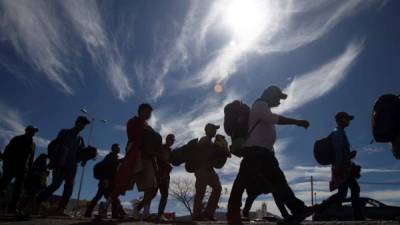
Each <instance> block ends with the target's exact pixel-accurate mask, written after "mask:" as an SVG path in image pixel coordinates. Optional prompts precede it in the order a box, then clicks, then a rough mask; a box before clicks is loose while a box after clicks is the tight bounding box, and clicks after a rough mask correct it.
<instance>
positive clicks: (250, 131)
mask: <svg viewBox="0 0 400 225" xmlns="http://www.w3.org/2000/svg"><path fill="white" fill-rule="evenodd" d="M260 122H261V120H257V122H256V124H254V125H253V126H252V127H251V129H250V130H249V132H248V133H247V137H249V136H250V134H251V133H252V132H253V130H254V129H255V128H256V127H257V125H258V124H259V123H260ZM246 139H247V138H246Z"/></svg>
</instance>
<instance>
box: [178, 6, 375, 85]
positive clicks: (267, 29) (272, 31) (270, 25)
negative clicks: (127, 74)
mask: <svg viewBox="0 0 400 225" xmlns="http://www.w3.org/2000/svg"><path fill="white" fill-rule="evenodd" d="M253 2H257V3H259V5H260V6H261V7H262V10H263V11H264V12H263V13H264V14H266V15H268V16H267V17H268V18H267V19H266V20H267V22H266V23H264V24H263V26H261V27H260V28H259V29H261V33H262V35H259V36H257V37H255V38H253V39H250V40H246V41H244V42H243V41H242V42H241V41H240V40H239V41H238V40H235V36H232V37H231V38H232V39H231V40H232V41H227V43H226V44H225V45H223V46H222V47H220V49H218V50H216V52H217V53H216V54H215V56H214V57H212V58H211V60H210V61H209V62H207V63H206V64H205V65H204V66H203V67H202V68H201V69H200V70H199V71H198V72H197V73H196V74H195V76H194V77H192V78H191V79H189V80H184V81H182V85H181V86H182V87H199V86H204V85H208V84H210V83H212V82H222V81H224V80H227V79H228V78H229V77H230V75H232V74H234V73H235V72H236V71H237V69H238V66H239V62H240V61H241V59H242V58H243V56H245V55H246V54H259V55H266V54H270V53H274V52H288V51H292V50H294V49H297V48H299V47H302V46H305V45H308V44H310V43H312V42H313V41H315V40H317V39H319V38H320V37H322V36H323V35H325V34H327V33H328V32H329V31H331V30H332V28H334V27H335V26H336V25H337V24H339V23H340V22H341V21H343V20H344V19H345V18H347V17H349V16H351V15H353V14H355V13H357V12H358V11H361V10H362V9H364V8H366V7H367V6H369V5H371V4H372V3H373V2H370V1H368V2H367V3H366V2H365V1H344V2H335V4H332V3H331V2H330V1H320V2H319V3H316V4H314V3H313V4H310V3H304V2H298V1H278V2H277V1H253ZM229 4H230V1H226V2H224V1H216V2H214V3H213V4H212V6H211V7H210V12H209V13H208V16H206V17H205V18H203V22H202V23H201V24H202V26H201V27H200V29H199V28H198V27H196V28H195V29H194V30H193V31H192V33H193V34H194V35H197V36H200V37H201V38H198V41H202V42H205V41H206V38H207V36H206V34H209V33H212V32H211V31H214V30H216V29H215V28H216V27H218V28H220V27H221V26H223V25H221V24H220V23H221V22H220V21H221V20H223V17H224V13H225V10H226V8H227V5H229ZM310 13H312V14H313V15H314V16H313V17H310V18H304V15H307V14H310ZM301 16H302V19H301V20H299V19H298V18H299V17H301ZM299 21H301V24H299ZM219 30H221V29H219ZM199 31H200V35H199V34H198V32H199ZM228 32H229V31H228ZM197 45H199V46H203V45H204V44H202V43H198V44H197Z"/></svg>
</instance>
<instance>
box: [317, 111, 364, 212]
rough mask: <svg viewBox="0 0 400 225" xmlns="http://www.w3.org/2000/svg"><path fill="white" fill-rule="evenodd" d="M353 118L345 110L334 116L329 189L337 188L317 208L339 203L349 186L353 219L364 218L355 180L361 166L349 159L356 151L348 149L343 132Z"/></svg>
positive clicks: (348, 145) (321, 208)
mask: <svg viewBox="0 0 400 225" xmlns="http://www.w3.org/2000/svg"><path fill="white" fill-rule="evenodd" d="M353 119H354V116H351V115H349V114H348V113H346V112H339V113H337V114H336V116H335V120H336V124H337V127H336V129H335V130H334V131H333V132H332V133H331V135H330V137H331V140H332V144H333V147H334V150H335V160H334V161H333V164H332V179H331V182H330V189H331V191H332V190H335V189H336V188H337V189H338V193H336V194H334V195H332V196H331V197H329V198H328V199H327V200H325V201H323V202H322V204H321V206H319V209H318V210H320V211H322V210H324V209H325V208H326V207H328V206H329V205H332V204H338V205H340V204H341V203H342V202H343V200H344V199H345V198H346V196H347V191H348V189H349V188H350V190H351V202H352V206H353V209H354V219H355V220H364V219H365V218H364V216H363V213H362V206H361V202H360V186H359V185H358V182H357V178H359V177H360V168H361V167H359V166H357V165H355V164H354V163H352V161H351V160H352V159H353V158H355V157H356V154H357V152H356V151H351V150H350V143H349V140H348V138H347V135H346V132H345V128H346V127H348V126H349V125H350V122H351V121H352V120H353Z"/></svg>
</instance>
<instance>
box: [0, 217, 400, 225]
mask: <svg viewBox="0 0 400 225" xmlns="http://www.w3.org/2000/svg"><path fill="white" fill-rule="evenodd" d="M92 224H99V225H154V224H157V223H149V222H132V221H131V220H104V221H99V220H91V219H76V218H54V217H52V218H32V219H30V220H16V219H14V218H12V217H0V225H92ZM168 224H176V225H185V224H188V225H225V224H226V222H223V221H220V222H197V223H196V222H176V223H168ZM247 224H248V225H275V223H271V222H251V223H247ZM303 224H304V225H399V222H397V221H367V222H366V221H364V222H303Z"/></svg>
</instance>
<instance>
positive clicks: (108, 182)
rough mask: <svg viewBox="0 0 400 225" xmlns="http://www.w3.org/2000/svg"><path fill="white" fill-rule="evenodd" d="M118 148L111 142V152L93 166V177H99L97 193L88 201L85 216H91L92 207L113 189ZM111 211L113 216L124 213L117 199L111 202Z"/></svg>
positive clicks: (118, 161) (117, 161)
mask: <svg viewBox="0 0 400 225" xmlns="http://www.w3.org/2000/svg"><path fill="white" fill-rule="evenodd" d="M119 152H120V148H119V145H118V144H113V145H112V146H111V152H110V153H108V154H107V155H106V156H105V157H104V159H103V160H102V161H100V162H99V163H97V164H96V165H95V167H94V174H95V177H96V178H98V179H99V184H98V189H97V193H96V195H95V196H94V198H93V199H92V201H91V202H90V203H89V205H88V207H87V209H86V212H85V217H91V216H92V212H93V209H94V207H96V204H97V202H98V201H99V200H100V199H101V198H102V197H103V196H104V197H105V198H108V197H109V196H110V194H111V192H112V190H113V189H114V178H115V174H116V172H117V169H118V165H119V163H120V160H119V158H118V154H119ZM111 212H112V217H113V218H118V217H120V216H123V215H125V212H124V211H123V209H122V206H121V203H120V202H119V201H115V202H113V204H112V206H111Z"/></svg>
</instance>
